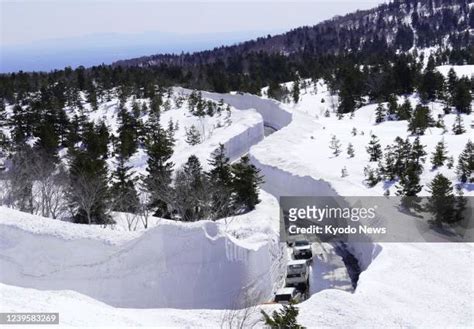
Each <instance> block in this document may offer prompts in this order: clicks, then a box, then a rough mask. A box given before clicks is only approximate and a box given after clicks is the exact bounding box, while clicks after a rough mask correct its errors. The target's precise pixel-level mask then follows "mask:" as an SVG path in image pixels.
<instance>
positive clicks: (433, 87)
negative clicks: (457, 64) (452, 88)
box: [418, 56, 444, 103]
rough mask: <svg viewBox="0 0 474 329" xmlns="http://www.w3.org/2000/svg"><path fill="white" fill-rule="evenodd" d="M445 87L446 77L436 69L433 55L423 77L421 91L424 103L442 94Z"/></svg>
mask: <svg viewBox="0 0 474 329" xmlns="http://www.w3.org/2000/svg"><path fill="white" fill-rule="evenodd" d="M443 88H444V78H443V76H442V75H441V73H439V72H437V71H435V62H434V58H433V56H430V57H429V59H428V64H427V66H426V70H425V73H424V74H423V75H422V77H421V83H420V86H419V88H418V89H419V90H418V91H419V93H420V95H421V99H422V100H423V102H424V103H426V102H429V101H434V100H435V99H436V98H437V97H439V96H440V94H441V93H442V90H443Z"/></svg>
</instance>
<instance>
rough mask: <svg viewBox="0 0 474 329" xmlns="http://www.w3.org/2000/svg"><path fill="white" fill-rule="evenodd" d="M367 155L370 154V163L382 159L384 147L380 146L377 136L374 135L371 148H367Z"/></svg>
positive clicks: (370, 143)
mask: <svg viewBox="0 0 474 329" xmlns="http://www.w3.org/2000/svg"><path fill="white" fill-rule="evenodd" d="M366 150H367V153H369V156H370V159H369V161H370V162H377V161H379V160H380V158H381V157H382V146H380V143H379V140H378V138H377V136H375V135H372V136H371V139H370V142H369V146H367V148H366Z"/></svg>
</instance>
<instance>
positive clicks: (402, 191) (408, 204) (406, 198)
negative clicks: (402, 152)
mask: <svg viewBox="0 0 474 329" xmlns="http://www.w3.org/2000/svg"><path fill="white" fill-rule="evenodd" d="M422 188H423V186H422V185H420V174H419V172H418V170H417V168H416V166H415V164H414V163H413V162H410V163H409V164H408V166H407V168H406V170H405V172H404V173H402V175H401V176H400V181H399V184H398V186H397V195H398V196H401V202H402V206H403V207H405V208H407V209H413V210H420V209H421V208H420V201H421V200H420V198H419V197H418V193H419V192H420V191H421V189H422Z"/></svg>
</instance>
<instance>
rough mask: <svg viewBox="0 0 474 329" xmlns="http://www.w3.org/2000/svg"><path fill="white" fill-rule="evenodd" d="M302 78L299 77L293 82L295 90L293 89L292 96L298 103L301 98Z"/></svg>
mask: <svg viewBox="0 0 474 329" xmlns="http://www.w3.org/2000/svg"><path fill="white" fill-rule="evenodd" d="M300 83H301V82H300V80H299V79H297V80H295V82H293V90H292V96H293V102H295V104H296V103H298V102H299V100H300Z"/></svg>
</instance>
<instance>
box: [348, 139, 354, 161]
mask: <svg viewBox="0 0 474 329" xmlns="http://www.w3.org/2000/svg"><path fill="white" fill-rule="evenodd" d="M347 155H348V156H349V158H353V157H354V155H355V151H354V145H352V143H349V144H348V145H347Z"/></svg>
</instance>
